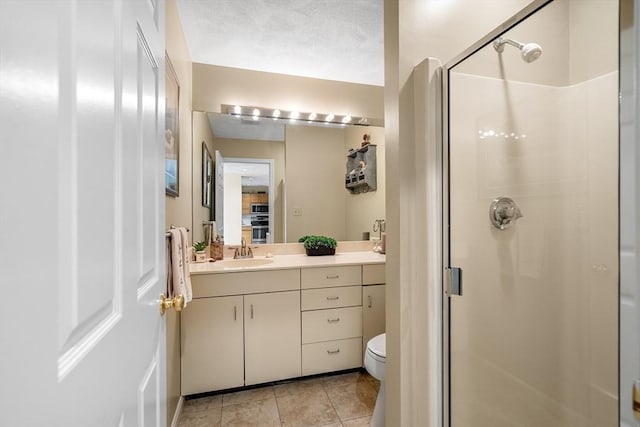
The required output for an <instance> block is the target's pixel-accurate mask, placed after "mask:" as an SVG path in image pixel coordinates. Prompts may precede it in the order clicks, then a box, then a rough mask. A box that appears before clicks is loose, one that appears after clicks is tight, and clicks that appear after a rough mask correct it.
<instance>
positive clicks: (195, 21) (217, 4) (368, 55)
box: [178, 0, 384, 86]
mask: <svg viewBox="0 0 640 427" xmlns="http://www.w3.org/2000/svg"><path fill="white" fill-rule="evenodd" d="M382 8H383V0H178V10H179V13H180V19H181V21H182V25H183V28H184V32H185V35H186V38H187V44H188V46H189V52H190V54H191V59H192V61H193V62H200V63H205V64H212V65H221V66H225V67H236V68H246V69H250V70H258V71H267V72H273V73H281V74H291V75H296V76H305V77H315V78H320V79H328V80H339V81H345V82H352V83H363V84H370V85H376V86H382V85H383V84H384V74H383V72H384V71H383V70H384V57H383V55H384V53H383V52H384V49H383V11H382Z"/></svg>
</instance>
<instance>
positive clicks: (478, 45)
mask: <svg viewBox="0 0 640 427" xmlns="http://www.w3.org/2000/svg"><path fill="white" fill-rule="evenodd" d="M553 1H554V0H535V1H533V2H531V3H530V4H528V5H527V6H526V7H524V8H523V9H522V10H520V11H519V12H518V13H516V14H515V15H513V16H512V17H511V18H509V19H507V20H506V21H504V22H503V23H502V24H500V25H498V26H497V27H496V28H495V29H493V30H492V31H491V32H489V33H488V34H486V35H485V36H484V37H482V38H481V39H479V40H478V41H476V42H475V43H474V44H472V45H471V46H469V47H468V48H467V49H465V50H464V51H463V52H461V53H460V54H458V55H457V56H455V57H454V58H453V59H452V60H450V61H449V62H447V63H446V64H445V65H444V66H443V67H442V222H443V227H442V234H443V235H442V277H443V283H442V397H443V398H442V425H443V427H460V426H452V425H451V363H450V337H451V335H450V334H451V328H450V326H451V310H450V308H451V298H454V297H459V296H457V295H449V294H448V289H447V283H446V282H447V280H446V279H445V278H446V277H447V269H448V268H450V267H453V266H452V265H451V252H450V245H449V240H450V237H451V232H450V230H451V221H450V220H451V218H450V214H449V213H450V205H449V204H450V202H449V192H450V190H451V188H450V185H449V184H450V179H449V178H450V177H449V169H450V168H449V145H450V144H449V134H450V132H449V118H450V110H449V105H450V102H449V73H450V72H451V69H452V68H453V67H455V66H456V65H458V64H460V63H461V62H463V61H465V60H466V59H467V58H469V57H470V56H472V55H474V54H475V53H476V52H478V51H479V50H480V49H482V48H484V47H485V46H487V45H488V44H490V43H491V42H493V40H495V39H496V38H498V37H500V36H501V35H503V34H504V33H506V32H507V31H509V30H510V29H512V28H513V27H515V26H517V25H518V24H520V23H521V22H522V21H524V20H525V19H527V18H529V17H530V16H531V15H533V14H535V13H536V12H538V11H539V10H540V9H542V8H543V7H545V6H547V5H548V4H549V3H552V2H553ZM462 295H464V291H463V292H462Z"/></svg>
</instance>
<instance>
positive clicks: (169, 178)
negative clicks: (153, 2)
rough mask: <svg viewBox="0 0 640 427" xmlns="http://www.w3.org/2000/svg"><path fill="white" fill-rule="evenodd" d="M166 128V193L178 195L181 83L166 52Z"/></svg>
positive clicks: (173, 195)
mask: <svg viewBox="0 0 640 427" xmlns="http://www.w3.org/2000/svg"><path fill="white" fill-rule="evenodd" d="M165 64H166V67H165V69H166V72H165V130H164V153H165V155H164V157H165V160H164V176H165V193H166V194H167V195H168V196H172V197H177V196H178V195H179V194H180V193H179V189H180V187H179V184H180V182H179V169H180V161H179V160H180V158H179V157H180V156H179V153H180V134H179V130H180V129H179V110H180V84H179V83H178V76H177V75H176V72H175V70H174V68H173V64H172V63H171V59H169V55H167V53H166V52H165Z"/></svg>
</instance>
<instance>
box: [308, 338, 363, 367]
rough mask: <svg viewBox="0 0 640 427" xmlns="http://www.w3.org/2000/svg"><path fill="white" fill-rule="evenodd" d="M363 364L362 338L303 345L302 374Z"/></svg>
mask: <svg viewBox="0 0 640 427" xmlns="http://www.w3.org/2000/svg"><path fill="white" fill-rule="evenodd" d="M361 366H362V338H361V337H357V338H350V339H346V340H335V341H327V342H319V343H314V344H303V345H302V375H313V374H319V373H322V372H332V371H340V370H343V369H352V368H359V367H361Z"/></svg>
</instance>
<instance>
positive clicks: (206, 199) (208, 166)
mask: <svg viewBox="0 0 640 427" xmlns="http://www.w3.org/2000/svg"><path fill="white" fill-rule="evenodd" d="M212 182H213V159H212V158H211V154H209V150H208V149H207V144H205V143H204V142H203V143H202V206H203V207H205V208H211V196H212V188H211V183H212Z"/></svg>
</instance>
